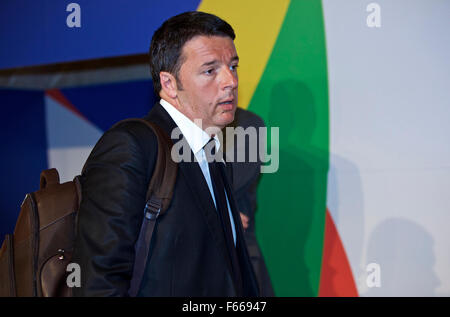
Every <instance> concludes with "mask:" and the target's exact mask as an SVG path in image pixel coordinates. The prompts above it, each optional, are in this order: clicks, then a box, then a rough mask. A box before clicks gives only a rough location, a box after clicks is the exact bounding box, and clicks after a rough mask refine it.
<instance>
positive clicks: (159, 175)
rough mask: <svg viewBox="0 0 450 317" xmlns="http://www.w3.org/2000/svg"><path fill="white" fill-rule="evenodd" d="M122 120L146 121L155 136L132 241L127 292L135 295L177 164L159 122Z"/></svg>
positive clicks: (168, 200) (168, 203) (168, 202)
mask: <svg viewBox="0 0 450 317" xmlns="http://www.w3.org/2000/svg"><path fill="white" fill-rule="evenodd" d="M124 121H137V122H141V123H143V124H145V125H146V126H147V127H149V128H150V129H152V130H153V132H154V133H155V134H156V137H157V140H158V157H157V159H156V165H155V169H154V172H153V175H152V178H151V180H150V183H149V185H148V190H147V195H146V200H147V203H146V204H145V208H144V220H143V221H142V225H141V230H140V232H139V237H138V240H137V242H136V245H135V251H136V255H135V261H134V267H133V276H132V278H131V282H130V289H129V290H128V294H129V295H130V296H136V295H137V293H138V291H139V287H140V285H141V282H142V277H143V275H144V270H145V266H146V264H147V258H148V252H149V249H150V242H151V239H152V235H153V230H154V228H155V223H156V219H157V218H158V217H159V216H160V215H162V214H163V213H164V212H165V211H166V210H167V208H168V207H169V205H170V201H171V199H172V195H173V188H174V186H175V180H176V177H177V169H178V165H177V163H175V162H174V161H173V160H172V158H171V154H170V153H171V146H172V140H171V139H170V138H169V136H168V135H167V133H166V132H165V131H164V130H162V129H161V128H160V127H159V126H158V125H156V124H154V123H151V122H149V121H147V120H144V119H126V120H123V121H121V122H124Z"/></svg>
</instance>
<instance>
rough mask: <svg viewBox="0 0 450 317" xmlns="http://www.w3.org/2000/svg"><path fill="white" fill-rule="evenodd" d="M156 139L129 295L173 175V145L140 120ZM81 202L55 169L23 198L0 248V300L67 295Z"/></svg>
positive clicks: (75, 187)
mask: <svg viewBox="0 0 450 317" xmlns="http://www.w3.org/2000/svg"><path fill="white" fill-rule="evenodd" d="M125 121H137V122H141V123H144V124H145V125H146V126H148V127H149V128H151V129H152V130H153V131H154V133H155V134H156V136H157V138H158V157H157V160H156V166H155V172H154V173H153V175H152V179H151V180H150V183H149V187H148V190H147V197H146V199H147V204H146V206H145V208H144V213H143V222H142V226H141V231H140V234H139V238H138V242H137V244H136V258H135V264H134V270H133V277H132V280H131V283H130V284H131V286H130V290H129V295H130V296H136V294H137V292H138V289H139V285H140V281H141V279H142V275H143V272H144V268H145V263H146V262H147V256H148V249H149V243H150V240H151V239H150V238H151V235H152V233H153V228H154V225H155V222H156V219H157V218H158V216H159V215H161V214H162V213H164V211H165V210H166V209H167V208H168V206H169V204H170V200H171V198H172V194H173V187H174V185H175V180H176V175H177V167H178V166H177V164H176V163H175V162H174V161H173V160H172V159H171V156H170V149H171V144H172V141H171V139H170V138H169V136H168V135H167V133H165V132H164V131H163V130H162V129H161V128H159V127H158V126H157V125H155V124H152V123H150V122H148V121H145V120H143V119H126V120H123V121H121V122H119V123H117V124H120V123H122V122H125ZM80 202H81V184H80V181H79V176H76V177H75V178H74V180H73V181H70V182H66V183H63V184H60V182H59V174H58V171H57V170H56V169H54V168H53V169H48V170H44V171H43V172H42V173H41V177H40V189H39V190H38V191H36V192H33V193H30V194H27V195H26V196H25V199H24V201H23V203H22V205H21V210H20V213H19V217H18V219H17V222H16V226H15V229H14V234H9V235H6V238H5V240H4V242H3V245H2V247H1V249H0V296H71V295H72V291H71V288H69V287H68V285H67V283H66V279H67V276H68V274H70V273H69V272H67V271H66V268H67V265H68V264H69V263H70V260H71V257H72V250H73V245H74V241H75V237H76V221H77V214H78V209H79V206H80Z"/></svg>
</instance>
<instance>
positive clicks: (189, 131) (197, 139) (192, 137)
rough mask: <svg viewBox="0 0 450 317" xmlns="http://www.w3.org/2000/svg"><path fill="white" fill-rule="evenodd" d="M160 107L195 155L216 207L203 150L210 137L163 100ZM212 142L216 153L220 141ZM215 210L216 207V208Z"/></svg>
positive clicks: (233, 229)
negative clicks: (214, 143)
mask: <svg viewBox="0 0 450 317" xmlns="http://www.w3.org/2000/svg"><path fill="white" fill-rule="evenodd" d="M160 104H161V106H162V107H163V108H164V109H165V110H166V111H167V112H168V113H169V115H170V117H171V118H172V119H173V121H175V123H176V125H177V126H178V127H179V128H180V131H181V133H182V134H183V136H184V137H185V138H186V141H187V142H188V144H189V146H190V147H191V149H192V152H193V153H194V155H195V158H196V160H197V162H198V164H199V166H200V169H201V170H202V172H203V176H204V177H205V180H206V183H207V184H208V188H209V192H210V194H211V197H212V199H213V201H214V206H216V198H215V196H214V190H213V187H212V182H211V176H210V174H209V167H208V161H207V159H206V154H205V150H204V146H205V145H206V144H207V143H208V142H209V140H210V139H211V137H210V136H209V134H208V133H206V132H205V131H203V130H202V129H201V128H200V127H199V126H198V125H196V124H195V123H194V122H192V121H191V120H190V119H189V118H188V117H186V116H185V115H184V114H182V113H181V112H180V111H179V110H178V109H176V108H175V107H174V106H172V105H171V104H170V103H169V102H167V101H166V100H164V99H161V101H160ZM214 140H215V142H216V152H218V151H219V148H220V145H221V144H220V141H219V138H218V137H217V135H216V136H214ZM225 196H226V199H227V205H228V215H229V216H230V222H231V230H232V232H233V239H234V245H236V228H235V226H234V220H233V216H232V214H231V208H230V203H229V201H228V196H227V193H226V191H225ZM216 209H217V206H216Z"/></svg>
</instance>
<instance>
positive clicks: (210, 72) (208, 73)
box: [205, 68, 214, 75]
mask: <svg viewBox="0 0 450 317" xmlns="http://www.w3.org/2000/svg"><path fill="white" fill-rule="evenodd" d="M212 73H214V68H210V69H208V70H205V74H206V75H212Z"/></svg>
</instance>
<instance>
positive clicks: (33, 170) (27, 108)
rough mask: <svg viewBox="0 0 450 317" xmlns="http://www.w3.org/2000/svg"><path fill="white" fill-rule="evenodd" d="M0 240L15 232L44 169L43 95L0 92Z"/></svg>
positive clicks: (45, 166)
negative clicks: (27, 196) (23, 204)
mask: <svg viewBox="0 0 450 317" xmlns="http://www.w3.org/2000/svg"><path fill="white" fill-rule="evenodd" d="M0 105H1V109H2V115H3V118H4V119H5V120H3V122H2V124H1V125H0V135H1V136H2V155H1V159H0V160H1V161H0V175H2V177H0V189H1V191H0V215H1V216H0V234H1V235H0V241H1V240H3V237H4V235H5V234H6V233H11V232H12V231H13V229H14V225H15V223H16V219H17V216H18V214H19V210H20V204H21V202H22V201H23V198H24V197H25V194H26V193H29V192H31V191H35V190H38V189H39V175H40V172H41V171H42V170H43V169H45V168H47V145H46V136H45V106H44V93H43V92H41V91H23V90H5V89H0Z"/></svg>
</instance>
